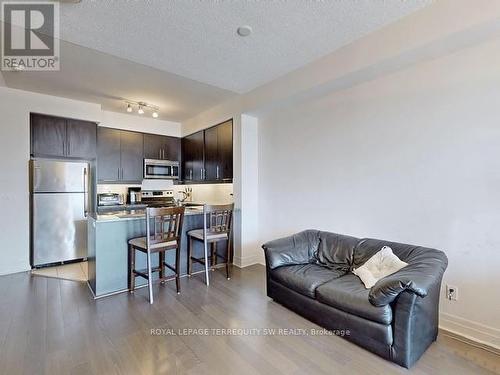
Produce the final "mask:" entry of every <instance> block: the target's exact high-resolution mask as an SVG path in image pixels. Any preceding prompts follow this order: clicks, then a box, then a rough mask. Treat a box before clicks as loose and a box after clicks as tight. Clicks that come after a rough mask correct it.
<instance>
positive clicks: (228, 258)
mask: <svg viewBox="0 0 500 375" xmlns="http://www.w3.org/2000/svg"><path fill="white" fill-rule="evenodd" d="M231 252H232V247H231V239H230V238H228V240H227V254H226V277H227V279H228V280H231V258H232V253H231Z"/></svg>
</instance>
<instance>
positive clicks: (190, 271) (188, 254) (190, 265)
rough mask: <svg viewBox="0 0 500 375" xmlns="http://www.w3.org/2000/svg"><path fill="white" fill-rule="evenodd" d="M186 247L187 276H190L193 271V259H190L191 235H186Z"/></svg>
mask: <svg viewBox="0 0 500 375" xmlns="http://www.w3.org/2000/svg"><path fill="white" fill-rule="evenodd" d="M188 237H189V240H188V248H187V258H188V259H187V261H188V277H191V274H192V272H193V261H192V259H191V251H192V249H193V237H191V236H188Z"/></svg>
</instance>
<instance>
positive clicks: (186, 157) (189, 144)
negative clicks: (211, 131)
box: [182, 131, 205, 181]
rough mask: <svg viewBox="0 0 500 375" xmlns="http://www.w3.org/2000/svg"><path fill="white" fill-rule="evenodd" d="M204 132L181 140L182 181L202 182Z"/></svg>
mask: <svg viewBox="0 0 500 375" xmlns="http://www.w3.org/2000/svg"><path fill="white" fill-rule="evenodd" d="M204 138H205V136H204V132H203V131H199V132H197V133H194V134H191V135H188V136H187V137H184V138H182V176H183V180H184V181H203V180H204V178H203V177H204Z"/></svg>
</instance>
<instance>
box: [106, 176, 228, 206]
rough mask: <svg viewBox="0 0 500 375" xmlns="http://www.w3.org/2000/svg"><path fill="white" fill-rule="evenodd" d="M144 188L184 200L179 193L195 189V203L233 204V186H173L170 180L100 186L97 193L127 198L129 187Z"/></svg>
mask: <svg viewBox="0 0 500 375" xmlns="http://www.w3.org/2000/svg"><path fill="white" fill-rule="evenodd" d="M132 186H134V187H142V190H173V191H174V196H175V198H176V199H177V198H182V197H183V195H182V194H180V193H179V192H180V191H182V190H184V189H185V188H192V189H193V202H200V203H227V202H232V201H233V197H232V195H231V194H232V193H233V184H200V185H173V183H172V181H168V180H143V182H142V185H119V184H98V185H97V193H118V194H123V196H124V197H126V195H127V192H128V190H127V189H128V188H129V187H132Z"/></svg>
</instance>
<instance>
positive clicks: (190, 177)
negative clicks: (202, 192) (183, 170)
mask: <svg viewBox="0 0 500 375" xmlns="http://www.w3.org/2000/svg"><path fill="white" fill-rule="evenodd" d="M189 179H190V180H192V179H193V170H192V169H190V170H189Z"/></svg>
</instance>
